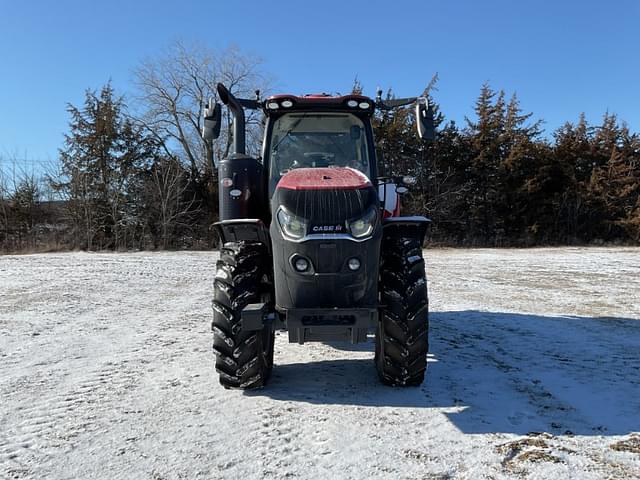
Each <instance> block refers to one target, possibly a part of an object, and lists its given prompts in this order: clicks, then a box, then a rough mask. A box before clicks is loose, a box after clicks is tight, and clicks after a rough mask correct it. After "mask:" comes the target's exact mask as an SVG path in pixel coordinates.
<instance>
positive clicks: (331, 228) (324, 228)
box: [311, 225, 342, 233]
mask: <svg viewBox="0 0 640 480" xmlns="http://www.w3.org/2000/svg"><path fill="white" fill-rule="evenodd" d="M311 230H313V231H314V232H316V233H326V232H341V231H342V225H316V226H315V227H313V228H312V229H311Z"/></svg>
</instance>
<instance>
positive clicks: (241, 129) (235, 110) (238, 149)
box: [217, 83, 246, 155]
mask: <svg viewBox="0 0 640 480" xmlns="http://www.w3.org/2000/svg"><path fill="white" fill-rule="evenodd" d="M217 89H218V96H219V97H220V100H222V103H224V104H225V105H227V106H228V107H229V110H231V113H232V114H233V150H234V153H236V154H240V155H245V154H246V142H245V119H244V109H243V108H242V105H240V102H239V101H238V99H237V98H236V97H234V96H233V94H232V93H231V92H230V91H229V90H228V89H227V87H225V86H224V85H223V84H222V83H218V85H217Z"/></svg>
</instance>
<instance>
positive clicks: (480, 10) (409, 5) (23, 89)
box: [0, 0, 640, 161]
mask: <svg viewBox="0 0 640 480" xmlns="http://www.w3.org/2000/svg"><path fill="white" fill-rule="evenodd" d="M174 40H182V41H185V42H200V43H202V44H205V45H207V46H209V47H213V48H220V49H222V48H224V47H226V46H228V45H230V44H233V45H236V46H238V47H240V49H241V50H243V51H244V52H247V53H249V54H253V55H257V56H259V57H261V58H262V60H263V61H264V64H263V68H264V70H265V71H266V72H267V73H268V74H269V75H271V76H272V77H273V78H274V80H275V83H276V86H277V87H278V90H282V91H290V92H292V93H308V92H316V91H329V92H336V91H339V92H345V91H348V90H349V89H350V87H351V85H352V83H353V79H354V78H355V77H356V75H357V76H358V78H359V79H360V81H361V82H362V84H363V85H364V87H365V93H366V94H369V95H374V94H375V88H376V86H378V85H380V86H381V87H383V88H388V87H393V89H394V91H395V92H396V93H397V94H398V95H399V96H405V95H406V96H409V95H415V94H417V93H420V92H421V91H422V89H423V88H424V86H425V85H426V83H427V82H428V81H429V79H430V78H431V75H432V74H433V73H435V72H438V73H439V76H440V83H439V91H438V92H436V94H435V95H436V99H437V100H438V101H439V103H440V104H441V107H442V109H443V111H444V113H445V114H446V116H447V117H448V118H449V119H454V120H456V121H457V122H458V123H459V124H462V123H463V121H464V117H465V115H467V116H469V115H471V114H472V107H473V103H474V101H475V99H476V97H477V94H478V91H479V89H480V86H481V85H482V83H483V82H485V81H488V82H490V84H491V85H492V86H493V87H494V88H496V89H500V88H503V89H505V90H506V91H507V94H511V93H512V92H514V91H515V92H517V93H518V96H519V97H520V100H521V102H522V106H523V107H524V108H525V109H526V110H528V111H533V112H534V115H535V116H536V118H544V119H545V120H546V125H545V127H546V129H547V130H548V131H551V130H553V129H555V128H556V127H558V126H559V125H561V124H562V123H563V122H564V121H566V120H575V119H577V117H578V115H579V114H580V112H582V111H584V112H585V113H586V115H587V119H588V120H589V121H591V122H597V121H598V120H599V119H600V117H601V115H602V114H603V113H604V112H605V111H607V110H609V111H610V112H615V113H618V115H619V117H620V118H621V119H624V120H626V121H627V122H628V123H629V125H630V126H631V127H632V129H633V130H635V131H640V92H639V89H638V86H639V85H640V53H639V52H640V2H637V1H635V0H620V1H615V0H612V1H610V2H604V1H598V2H596V1H591V0H583V1H577V0H566V1H561V0H556V1H548V0H541V1H531V0H530V1H516V0H510V1H507V0H494V1H491V0H489V1H484V2H481V1H473V0H465V1H453V0H452V1H447V2H445V1H439V2H435V1H416V2H407V1H402V0H398V1H395V2H383V1H377V0H369V1H360V0H358V1H349V0H342V1H333V0H331V1H321V2H320V1H318V2H305V1H301V0H298V1H277V0H274V1H270V2H258V1H244V2H240V1H237V2H234V1H231V0H227V1H224V2H223V1H213V0H209V1H188V0H185V1H184V2H169V1H165V0H156V1H153V2H152V1H147V0H141V1H134V0H129V1H122V0H112V1H109V2H100V3H98V2H87V1H79V0H77V1H71V0H59V1H56V2H49V1H44V0H40V1H31V2H20V1H11V0H1V1H0V157H1V156H4V157H6V156H8V155H13V154H16V155H18V156H19V157H27V158H29V159H32V160H36V161H39V160H47V159H55V158H56V155H57V149H58V148H59V147H60V146H61V145H62V141H63V133H64V131H65V130H66V128H67V124H68V120H69V119H68V115H67V112H66V110H65V106H66V103H67V102H71V103H73V104H80V103H81V102H82V100H83V96H84V91H85V89H86V88H94V89H97V88H100V87H101V86H102V85H103V84H104V83H106V82H107V81H108V80H109V79H111V80H112V82H113V84H114V86H115V88H116V89H117V91H118V93H121V94H130V93H132V92H133V86H132V85H131V76H132V75H131V71H132V69H133V68H134V67H135V66H136V65H137V64H138V63H139V62H140V61H141V60H143V59H145V58H147V57H150V56H151V57H152V56H156V55H158V54H159V53H160V52H161V51H162V50H163V49H166V47H167V46H168V45H169V44H170V43H171V42H172V41H174Z"/></svg>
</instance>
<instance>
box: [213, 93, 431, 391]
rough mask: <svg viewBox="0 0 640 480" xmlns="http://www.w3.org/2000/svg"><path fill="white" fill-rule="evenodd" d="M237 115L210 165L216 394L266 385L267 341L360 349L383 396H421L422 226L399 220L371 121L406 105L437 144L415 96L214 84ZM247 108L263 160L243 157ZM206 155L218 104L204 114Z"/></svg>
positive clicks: (396, 185)
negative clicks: (260, 118)
mask: <svg viewBox="0 0 640 480" xmlns="http://www.w3.org/2000/svg"><path fill="white" fill-rule="evenodd" d="M217 89H218V95H219V98H220V100H221V101H222V102H223V103H224V104H226V105H227V106H228V108H229V109H230V111H231V114H232V115H233V145H234V153H233V154H231V155H230V156H229V157H228V158H226V159H224V160H222V161H221V162H220V164H219V165H218V175H219V176H218V178H219V195H220V221H219V222H217V223H216V224H215V229H216V232H217V235H218V236H219V238H220V241H221V243H220V245H221V247H220V259H219V261H218V263H217V272H216V276H215V280H214V298H213V324H212V329H213V350H214V352H215V355H216V370H217V371H218V373H219V376H220V383H221V384H222V385H223V386H224V387H226V388H241V389H250V388H256V387H262V386H264V385H265V384H266V383H267V381H268V379H269V375H270V373H271V370H272V367H273V345H274V332H275V330H276V329H284V330H287V331H288V334H289V341H290V342H297V343H301V344H302V343H305V342H313V341H335V340H346V341H349V342H352V343H357V342H366V341H367V335H368V333H369V332H370V331H373V330H375V332H376V333H375V335H376V342H375V366H376V368H377V371H378V374H379V376H380V379H381V380H382V382H384V383H386V384H389V385H400V386H411V385H420V384H421V383H422V381H423V379H424V374H425V369H426V366H427V350H428V300H427V282H426V278H425V268H424V261H423V258H422V243H423V240H424V236H425V231H426V228H427V224H428V222H429V220H427V219H426V218H424V217H418V216H411V217H403V216H399V201H398V195H399V194H400V193H404V192H406V191H407V186H406V185H407V184H410V183H411V180H412V179H411V178H410V177H403V178H379V177H378V167H377V162H376V149H375V142H374V138H373V129H372V126H371V118H372V116H373V114H374V112H375V110H376V109H383V110H389V109H392V108H397V107H400V106H404V105H410V104H415V108H416V121H417V127H418V134H419V135H420V137H421V138H432V137H433V135H434V126H433V113H432V110H431V108H430V106H429V104H428V101H427V99H426V98H425V97H418V98H407V99H394V100H386V101H383V100H382V99H381V98H380V94H378V96H377V98H376V99H375V100H373V99H371V98H368V97H365V96H361V95H346V96H328V95H307V96H302V97H300V96H294V95H276V96H273V97H270V98H268V99H266V100H265V101H259V100H258V99H255V100H253V99H239V98H236V97H234V96H233V95H232V94H231V92H229V90H227V88H225V87H224V85H222V84H218V86H217ZM244 109H259V110H262V112H263V113H264V115H265V117H266V118H265V120H266V122H265V127H264V142H263V145H262V154H261V157H260V158H253V157H250V156H248V155H246V153H245V115H244ZM204 113H205V119H204V127H203V132H202V133H203V138H204V140H205V142H206V143H207V145H208V147H209V148H208V151H209V152H211V151H212V149H211V146H212V144H211V142H212V141H213V140H214V139H215V138H217V137H218V135H219V132H220V124H221V105H220V104H218V103H214V102H213V101H210V102H209V105H208V107H207V108H206V109H205V112H204Z"/></svg>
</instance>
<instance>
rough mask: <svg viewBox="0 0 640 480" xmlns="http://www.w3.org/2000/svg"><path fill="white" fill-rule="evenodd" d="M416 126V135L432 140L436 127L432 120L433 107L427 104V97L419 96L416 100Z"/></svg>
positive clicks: (434, 136)
mask: <svg viewBox="0 0 640 480" xmlns="http://www.w3.org/2000/svg"><path fill="white" fill-rule="evenodd" d="M416 124H417V125H416V126H417V127H418V136H419V137H420V138H421V139H423V140H434V139H435V138H436V128H435V125H434V122H433V108H432V107H431V105H429V100H427V97H419V98H418V99H417V100H416Z"/></svg>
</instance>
